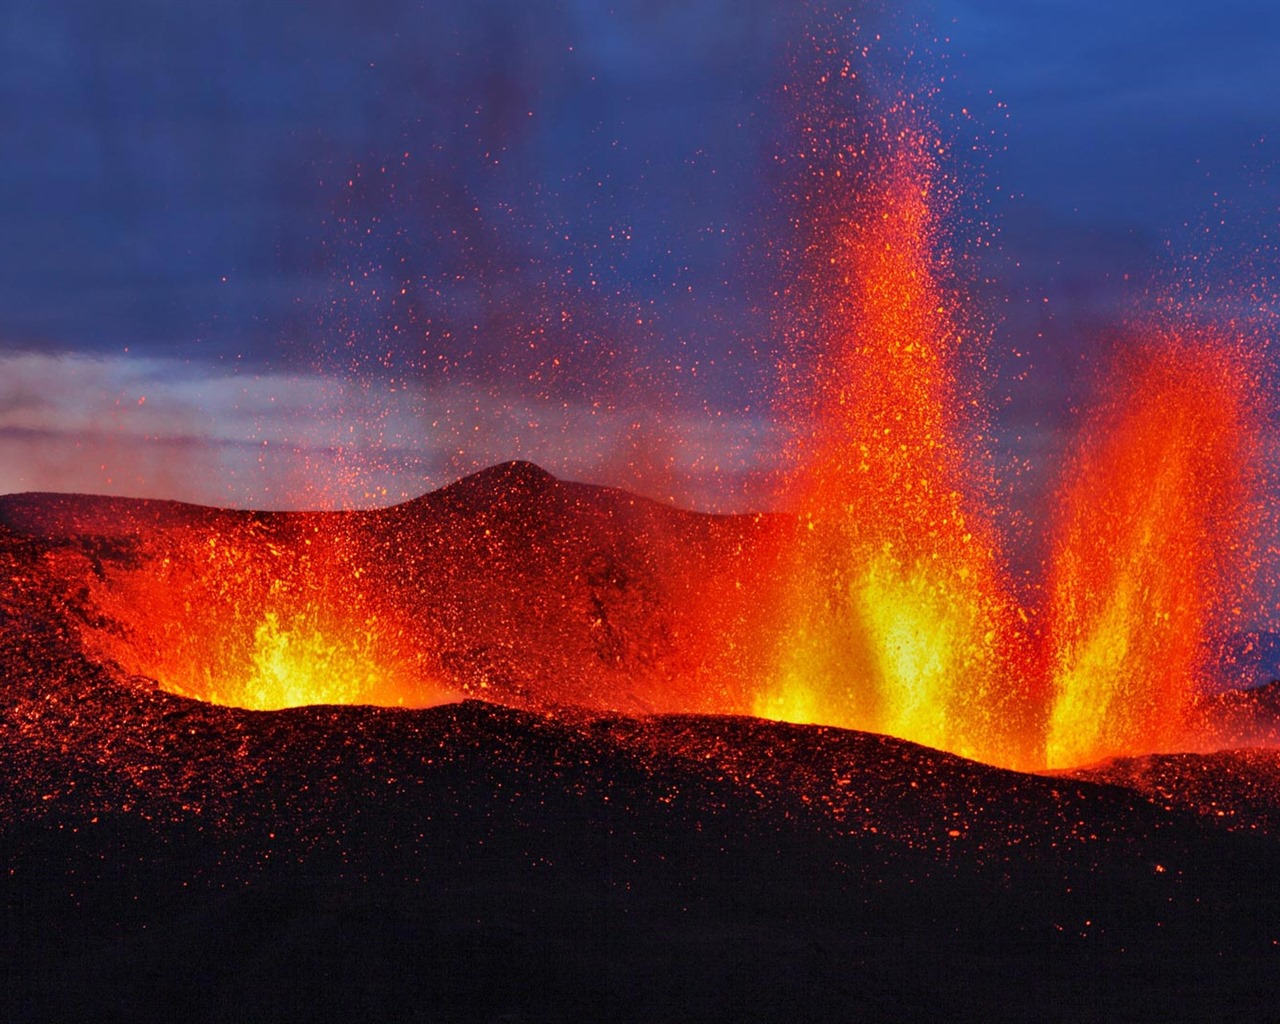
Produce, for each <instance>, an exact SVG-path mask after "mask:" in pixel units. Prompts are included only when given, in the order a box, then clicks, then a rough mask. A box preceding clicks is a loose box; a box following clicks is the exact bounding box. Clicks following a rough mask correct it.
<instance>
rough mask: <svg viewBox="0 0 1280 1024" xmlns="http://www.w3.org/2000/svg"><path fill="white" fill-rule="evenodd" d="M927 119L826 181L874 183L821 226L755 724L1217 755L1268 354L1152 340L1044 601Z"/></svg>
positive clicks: (1063, 539) (1041, 758)
mask: <svg viewBox="0 0 1280 1024" xmlns="http://www.w3.org/2000/svg"><path fill="white" fill-rule="evenodd" d="M895 120H896V122H897V123H900V124H905V125H906V127H903V128H899V129H897V130H896V131H895V130H891V129H890V127H889V125H890V124H891V123H893V122H894V121H895ZM918 123H919V120H918V118H916V117H915V116H914V115H912V114H911V112H910V111H908V110H906V109H905V108H904V107H903V105H901V104H897V105H894V106H893V107H892V108H891V109H890V116H889V117H886V118H885V119H884V120H883V122H882V123H881V126H880V131H881V134H882V136H883V140H885V141H887V143H888V145H887V146H886V147H885V152H886V153H887V155H886V156H883V157H880V158H879V159H868V157H867V148H866V147H865V146H863V147H861V148H859V147H849V148H848V149H845V150H841V149H840V148H839V147H838V146H837V147H835V151H834V155H835V157H836V159H835V160H834V161H830V162H831V163H834V164H835V165H836V167H837V170H836V171H835V172H834V175H832V172H831V169H830V168H829V167H824V168H821V169H820V170H819V173H820V174H821V175H822V176H824V177H826V176H829V175H831V176H834V177H835V178H840V177H841V176H842V172H841V170H840V169H839V168H840V167H841V165H843V166H844V167H846V168H847V167H849V166H857V167H859V172H858V174H857V176H856V180H857V181H858V182H859V185H857V186H855V185H853V184H850V185H848V186H847V187H848V188H849V189H850V190H853V189H855V188H860V189H861V190H862V191H861V194H860V195H859V196H857V197H855V198H854V199H849V198H848V197H843V196H838V197H837V198H836V199H835V200H834V201H831V202H829V204H828V205H829V206H830V207H831V209H830V210H822V211H819V213H820V214H821V215H823V216H825V217H826V219H825V220H824V221H821V223H822V224H823V225H824V226H823V228H822V229H821V233H824V234H825V238H824V240H823V243H822V244H821V245H820V246H817V247H813V248H814V249H815V251H817V252H820V253H821V256H820V257H818V258H817V259H816V260H815V261H814V262H816V266H815V267H812V268H811V272H812V274H813V277H814V280H815V287H814V291H815V292H816V293H817V294H818V296H819V298H818V300H817V302H816V306H817V320H818V321H819V326H818V327H817V328H816V329H814V334H816V336H817V339H818V349H819V351H818V353H817V359H816V366H815V370H814V373H813V381H812V383H811V384H810V385H809V389H808V393H807V398H808V402H809V409H808V410H807V417H806V419H807V424H808V426H807V428H806V429H803V430H802V431H801V434H802V436H803V437H804V438H805V440H804V441H803V442H802V443H801V444H799V445H798V446H797V448H796V452H795V458H794V465H795V469H794V471H793V474H792V478H791V484H790V486H791V496H792V498H793V501H794V505H793V511H794V512H795V513H796V517H797V519H798V522H799V528H798V529H797V530H795V531H794V532H787V531H785V530H783V531H779V537H778V540H777V547H776V549H775V550H774V551H772V552H771V553H769V554H768V555H767V556H765V561H767V562H768V564H769V565H770V567H771V569H770V571H768V572H766V573H764V574H763V575H762V582H761V584H760V590H761V593H762V595H763V596H762V597H761V599H760V602H759V603H760V604H761V606H762V607H765V608H768V609H769V612H768V616H769V619H770V621H769V622H767V623H765V624H763V625H760V624H758V623H757V629H758V630H759V632H760V633H761V635H762V636H764V637H765V640H764V641H763V642H764V645H765V646H766V647H767V648H768V653H767V655H766V656H765V657H764V658H763V659H762V663H763V665H764V672H763V674H764V677H765V682H764V683H763V684H762V685H760V686H759V687H758V689H757V690H756V692H755V694H754V696H753V699H752V701H751V705H750V708H751V711H752V712H753V713H755V714H757V715H760V716H763V717H770V718H781V719H785V720H790V721H797V722H813V723H824V724H834V725H841V726H847V727H853V728H859V729H867V730H872V731H876V732H883V733H889V734H892V735H895V736H899V737H903V738H906V739H911V740H915V741H917V742H920V743H924V744H927V745H929V746H933V747H938V748H941V749H945V750H950V751H953V752H955V753H959V754H963V755H966V756H970V757H973V758H976V759H979V760H983V761H987V762H990V763H994V764H1001V765H1006V766H1009V767H1018V768H1037V767H1042V766H1045V765H1046V764H1047V765H1049V766H1068V765H1075V764H1080V763H1084V762H1088V761H1091V760H1097V759H1100V758H1102V757H1106V756H1111V755H1116V754H1124V753H1144V752H1150V751H1154V750H1168V749H1171V748H1174V747H1178V746H1186V747H1202V746H1204V745H1205V743H1206V742H1212V741H1213V740H1212V738H1211V737H1209V736H1208V735H1206V734H1199V733H1197V723H1196V722H1195V721H1194V715H1193V709H1194V707H1195V705H1196V701H1197V698H1198V696H1199V695H1200V694H1202V693H1203V692H1204V691H1205V690H1206V689H1208V688H1210V687H1211V684H1212V679H1211V678H1210V676H1211V669H1212V666H1211V665H1210V663H1209V657H1210V648H1211V645H1212V644H1213V643H1214V641H1215V640H1216V639H1217V638H1219V637H1220V636H1221V635H1222V631H1223V630H1224V629H1225V628H1226V627H1228V626H1230V625H1231V623H1230V618H1231V616H1232V615H1235V616H1239V614H1240V610H1241V608H1240V606H1241V601H1242V599H1243V598H1244V596H1245V592H1246V590H1247V587H1246V585H1245V582H1244V581H1245V579H1246V578H1247V573H1245V572H1243V570H1244V569H1245V568H1246V567H1247V566H1248V565H1249V564H1250V562H1251V559H1250V558H1249V557H1248V556H1247V555H1246V549H1247V547H1248V543H1249V539H1250V536H1251V532H1250V527H1251V525H1252V517H1253V510H1255V509H1256V499H1255V497H1254V491H1255V490H1256V486H1257V453H1258V451H1259V447H1260V426H1259V424H1260V418H1259V414H1258V406H1259V403H1258V399H1257V396H1256V390H1257V374H1256V359H1254V358H1252V357H1250V356H1249V354H1248V346H1247V345H1246V344H1245V342H1244V341H1243V340H1242V339H1240V338H1238V337H1235V336H1233V335H1231V334H1230V333H1228V332H1224V331H1214V330H1207V329H1201V328H1186V329H1183V330H1181V331H1172V330H1169V329H1167V328H1160V327H1155V328H1149V329H1147V330H1145V331H1142V332H1137V333H1136V334H1135V336H1134V337H1133V338H1131V339H1130V342H1129V344H1128V345H1127V346H1126V348H1125V349H1124V350H1123V352H1122V354H1121V356H1120V358H1119V359H1118V360H1117V363H1116V365H1115V367H1114V368H1113V370H1112V373H1111V378H1110V380H1109V381H1108V383H1106V385H1105V386H1104V387H1103V388H1102V389H1101V395H1100V399H1099V403H1098V410H1097V412H1096V413H1095V414H1094V415H1092V416H1090V417H1086V426H1085V429H1084V431H1083V433H1082V434H1081V437H1080V441H1079V451H1078V453H1077V454H1076V456H1075V457H1074V459H1073V460H1071V461H1070V463H1069V469H1068V470H1067V472H1066V473H1065V475H1064V477H1063V481H1062V483H1061V486H1060V487H1059V490H1058V492H1057V495H1056V497H1055V508H1056V509H1057V510H1058V511H1057V516H1056V518H1057V526H1056V529H1055V530H1054V532H1053V535H1052V553H1051V555H1050V558H1049V561H1048V568H1047V570H1046V579H1045V580H1044V581H1043V586H1042V587H1041V589H1040V591H1039V593H1040V595H1041V596H1040V599H1039V601H1037V602H1033V603H1029V604H1027V605H1026V606H1023V605H1022V604H1021V603H1020V602H1019V601H1018V600H1017V599H1016V598H1015V596H1014V590H1013V588H1012V587H1011V585H1010V580H1009V576H1008V573H1007V570H1006V568H1005V566H1004V564H1003V562H1002V555H1001V551H1002V545H1001V543H1000V537H999V534H998V531H997V529H996V525H995V524H996V522H997V513H998V512H999V509H997V508H995V507H994V506H993V505H992V503H991V502H990V500H989V495H990V494H991V493H992V491H993V488H991V487H990V486H989V481H990V475H989V471H988V470H986V469H985V468H984V463H983V461H982V453H981V451H980V439H981V437H982V435H983V431H984V426H985V425H984V424H983V423H982V421H981V418H980V411H979V410H977V409H975V406H977V405H978V404H979V403H978V401H977V400H976V399H974V398H973V397H971V395H970V393H969V392H966V391H965V390H964V389H963V387H962V386H961V384H960V379H959V370H960V368H961V366H962V365H963V364H962V358H961V351H962V347H963V346H964V345H965V344H966V343H968V344H969V345H972V344H973V342H972V340H970V339H966V338H964V336H963V335H962V333H961V331H960V329H959V327H958V320H959V318H958V317H957V316H956V315H954V310H955V309H956V300H955V299H954V298H953V297H952V295H951V293H950V292H949V290H948V287H947V285H948V282H949V279H950V266H949V259H948V250H947V248H946V245H945V239H944V233H943V226H944V221H945V215H946V189H945V188H944V187H942V186H943V184H944V183H945V181H946V180H945V179H944V178H943V177H942V175H941V172H940V168H939V161H938V154H939V153H941V152H942V146H941V144H940V143H939V141H938V140H937V137H936V133H934V132H932V131H930V130H928V129H925V128H920V127H917V125H918ZM815 191H821V190H820V189H815ZM829 194H830V190H829V189H828V195H829ZM846 211H848V212H846ZM978 355H979V356H980V353H979V354H978ZM969 362H970V363H971V364H972V363H975V362H976V363H980V362H981V360H980V358H978V359H970V360H969Z"/></svg>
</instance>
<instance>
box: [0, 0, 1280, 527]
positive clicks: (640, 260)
mask: <svg viewBox="0 0 1280 1024" xmlns="http://www.w3.org/2000/svg"><path fill="white" fill-rule="evenodd" d="M850 10H853V11H855V13H856V15H857V16H858V17H860V18H861V20H862V21H863V22H864V25H865V31H867V32H871V31H873V30H874V31H881V32H883V33H884V34H885V35H886V37H888V38H893V39H896V40H900V41H903V42H900V49H899V51H898V52H900V51H901V49H905V48H907V47H908V46H910V45H911V44H910V40H916V41H918V46H917V49H919V50H920V51H921V52H922V53H924V56H923V57H921V58H919V69H918V73H919V74H920V75H921V76H922V77H923V78H924V79H925V80H927V81H929V82H930V83H931V84H934V85H935V86H936V91H937V95H936V101H935V102H936V108H937V109H936V113H935V116H936V117H937V118H938V120H939V123H940V124H941V125H942V126H943V129H944V131H951V132H954V133H955V138H954V139H953V142H955V143H957V144H958V145H957V148H958V149H963V148H964V146H966V145H967V144H968V143H969V142H970V141H971V140H972V138H977V139H979V140H980V141H981V143H982V145H981V150H980V152H979V153H978V154H977V155H976V156H975V157H973V158H972V159H971V160H967V161H966V163H965V166H964V168H963V169H962V171H961V174H962V182H963V184H964V185H965V187H966V190H967V194H968V195H969V196H970V197H971V201H972V202H973V203H974V204H975V206H976V208H977V209H978V210H980V211H981V214H982V216H985V217H987V218H989V219H991V220H993V221H994V222H995V224H996V225H997V226H998V227H999V229H1000V237H1001V239H1002V241H1001V245H1000V247H999V249H998V250H997V251H996V252H995V253H994V254H990V255H986V254H984V256H983V258H984V263H983V264H982V267H981V276H983V277H984V278H986V279H987V280H975V281H974V282H973V283H972V284H971V287H969V288H968V289H967V291H968V293H969V295H970V297H971V298H972V300H973V301H975V302H978V303H981V304H983V305H984V306H985V307H987V308H989V309H990V310H991V311H992V313H993V315H994V317H995V327H994V330H993V337H992V341H991V344H992V359H991V366H990V370H991V373H992V381H991V382H990V385H989V386H990V388H991V391H992V400H993V408H994V410H995V416H996V421H997V422H996V425H997V427H998V428H999V431H1000V433H999V436H1000V438H1001V439H1002V442H1001V444H1002V446H1001V448H1000V450H999V451H996V452H994V453H993V455H994V457H995V458H996V460H997V464H998V466H1001V467H1003V466H1005V465H1007V464H1008V463H1009V462H1010V460H1018V461H1025V460H1027V459H1029V460H1030V461H1031V468H1030V469H1029V470H1027V471H1026V472H1025V473H1024V474H1022V475H1021V476H1020V477H1019V480H1020V481H1021V482H1020V483H1017V484H1013V485H1011V486H1017V487H1022V488H1024V490H1025V491H1026V498H1025V500H1026V501H1027V502H1031V503H1033V502H1034V501H1035V500H1038V499H1037V498H1036V495H1038V494H1039V493H1040V492H1041V491H1042V490H1043V486H1044V482H1045V480H1046V479H1048V478H1049V476H1050V475H1051V473H1052V468H1053V466H1054V460H1055V457H1056V455H1057V453H1058V451H1059V449H1060V446H1061V439H1062V437H1063V436H1065V434H1066V433H1067V432H1068V431H1069V428H1070V418H1071V417H1070V409H1071V407H1072V405H1073V404H1074V403H1075V402H1076V401H1078V399H1079V396H1080V394H1081V393H1082V390H1083V388H1084V385H1085V383H1086V382H1087V379H1088V371H1087V368H1086V369H1082V366H1086V367H1087V364H1089V363H1090V362H1091V361H1092V360H1095V359H1096V357H1097V353H1098V352H1099V351H1100V350H1101V349H1100V339H1102V338H1103V337H1105V335H1106V334H1107V332H1108V330H1110V329H1111V327H1112V326H1114V324H1115V323H1117V322H1119V321H1120V320H1122V319H1123V318H1125V317H1127V316H1128V315H1130V313H1131V312H1132V310H1133V309H1134V308H1141V307H1142V306H1143V305H1144V303H1147V302H1149V301H1150V298H1149V296H1148V295H1145V294H1144V293H1146V292H1148V290H1149V289H1151V288H1152V287H1154V288H1155V289H1156V290H1157V291H1160V290H1164V291H1168V290H1169V289H1171V288H1187V289H1190V291H1192V292H1198V293H1199V294H1200V296H1201V298H1202V300H1203V301H1205V302H1210V301H1215V302H1216V301H1219V300H1218V298H1217V295H1218V294H1219V293H1221V294H1222V295H1223V296H1224V299H1223V300H1222V301H1226V302H1232V301H1236V299H1237V298H1238V296H1239V294H1240V291H1241V288H1240V287H1237V286H1238V285H1240V284H1241V282H1243V283H1244V285H1246V286H1247V288H1246V290H1249V291H1252V292H1253V293H1254V295H1255V296H1256V295H1258V294H1264V295H1267V296H1269V295H1271V294H1273V293H1274V287H1273V285H1274V282H1273V276H1274V273H1275V270H1276V267H1277V260H1276V258H1275V253H1274V251H1273V249H1272V245H1273V240H1274V231H1275V228H1276V222H1277V207H1278V205H1280V204H1278V201H1277V190H1276V188H1275V186H1274V184H1273V181H1274V174H1273V171H1274V156H1273V151H1274V146H1275V141H1276V139H1277V137H1280V132H1277V128H1280V124H1278V122H1280V103H1277V102H1276V101H1275V97H1276V96H1280V80H1278V79H1280V65H1278V64H1277V62H1276V61H1275V60H1274V56H1273V55H1274V50H1275V45H1276V43H1277V42H1280V7H1276V6H1274V5H1272V4H1268V3H1166V4H1154V3H1131V4H1123V3H1083V2H1071V3H1068V2H1045V3H1027V2H1021V3H997V2H976V0H975V2H960V0H950V2H943V3H933V4H925V3H921V4H915V5H907V6H900V7H898V8H896V9H895V13H894V14H893V15H892V16H891V17H886V16H885V15H884V14H875V13H874V12H869V11H867V10H866V9H864V8H861V7H858V8H850ZM811 17H813V13H812V11H810V10H808V9H806V8H805V7H803V6H802V5H799V4H792V3H750V2H729V0H689V2H674V0H673V2H661V3H660V2H652V3H619V4H603V3H597V2H588V0H577V2H564V3H545V4H544V3H531V2H530V3H456V4H455V3H444V2H441V3H431V4H412V3H380V4H379V3H361V4H354V3H329V4H325V3H318V4H317V3H308V4H290V3H271V4H236V3H184V4H137V3H89V2H85V3H21V2H11V3H8V4H5V5H3V6H0V151H2V152H3V154H4V156H3V157H2V158H0V224H3V225H4V239H3V242H2V243H0V361H3V362H4V364H5V365H4V367H3V368H0V369H3V372H2V373H0V490H18V489H31V488H58V489H77V490H97V491H109V492H116V493H133V494H156V495H161V496H174V497H182V498H188V499H192V500H200V501H206V502H216V503H227V504H237V505H295V504H305V503H314V502H329V503H339V504H344V503H352V502H354V503H368V502H377V501H383V500H394V499H396V498H400V497H407V496H411V495H412V494H416V493H419V492H421V491H423V490H426V489H429V488H430V487H434V486H439V485H440V484H442V483H445V482H447V481H448V480H449V479H451V478H452V477H454V476H456V475H458V474H460V473H462V472H466V471H468V470H470V469H474V468H479V467H480V466H482V465H484V464H486V463H487V462H490V461H495V460H498V459H502V458H510V457H516V456H521V457H529V458H534V459H535V460H537V461H540V462H542V463H543V464H545V465H547V466H548V468H551V469H552V470H553V471H556V472H560V473H563V474H566V475H570V476H575V477H578V478H583V479H593V480H599V481H601V482H608V483H619V484H623V485H627V486H633V487H637V488H639V489H641V490H645V491H647V492H648V493H653V494H655V495H657V496H661V497H667V498H671V499H674V500H677V501H681V502H685V503H692V504H696V505H699V506H701V507H709V508H740V507H746V506H750V505H751V504H753V503H754V502H757V501H760V500H763V494H764V486H765V484H764V483H763V481H765V480H767V478H768V471H769V469H770V467H771V466H772V465H773V459H774V458H775V456H776V451H777V447H778V445H779V443H780V441H779V438H778V437H777V435H776V432H775V430H774V427H773V424H772V420H771V417H770V415H769V412H770V404H771V402H772V401H773V399H774V397H775V396H774V393H773V386H774V380H775V371H774V361H775V359H776V356H777V354H778V353H779V351H780V347H781V345H782V344H783V341H782V339H781V338H780V337H778V331H777V327H776V318H775V317H774V316H773V315H772V314H773V312H776V311H771V310H770V308H769V296H770V294H771V290H772V285H773V284H774V283H775V282H776V275H777V273H778V270H777V266H776V261H775V259H774V246H775V245H776V244H777V239H778V235H779V232H780V231H782V230H783V225H782V221H783V217H782V215H781V204H780V202H779V196H778V189H779V182H778V180H777V178H776V175H775V174H774V172H773V170H772V164H773V161H772V157H773V155H774V154H775V153H776V151H777V149H778V147H779V145H781V144H782V142H781V140H782V139H783V138H784V136H785V131H786V123H785V114H784V109H783V107H782V104H780V102H779V95H780V88H781V86H782V84H784V83H785V82H786V81H787V79H788V76H789V75H790V74H792V73H793V70H792V65H791V63H790V62H789V54H790V53H791V52H792V49H793V47H794V45H795V44H796V42H797V40H799V39H801V38H802V37H803V35H804V33H805V31H806V24H807V19H809V18H811ZM962 108H963V109H966V110H968V111H969V112H970V114H969V116H968V117H966V118H964V119H961V120H953V115H955V114H956V112H958V111H959V110H961V109H962ZM957 125H959V127H957ZM966 230H967V229H966V228H964V226H963V225H961V226H960V230H959V238H958V241H959V242H960V244H961V246H963V242H964V237H965V231H966ZM1206 263H1207V264H1208V266H1207V268H1206V266H1205V264H1206ZM1259 282H1260V285H1259V286H1255V285H1258V283H1259ZM1210 285H1213V286H1214V287H1210ZM1227 285H1230V286H1227ZM402 289H403V292H402ZM1206 289H1207V290H1208V292H1209V294H1210V298H1204V294H1205V291H1206ZM1014 352H1017V353H1020V355H1017V356H1015V355H1013V353H1014Z"/></svg>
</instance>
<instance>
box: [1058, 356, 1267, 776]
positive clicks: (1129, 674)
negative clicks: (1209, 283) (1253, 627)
mask: <svg viewBox="0 0 1280 1024" xmlns="http://www.w3.org/2000/svg"><path fill="white" fill-rule="evenodd" d="M1252 363H1253V360H1252V359H1251V358H1249V356H1248V353H1247V352H1245V351H1241V350H1240V348H1239V345H1238V344H1237V343H1235V342H1234V341H1233V339H1230V338H1228V337H1223V336H1221V335H1220V334H1218V333H1216V332H1213V331H1187V332H1182V333H1173V332H1169V331H1162V330H1150V331H1148V332H1146V334H1145V335H1144V336H1143V337H1141V338H1140V339H1139V340H1138V341H1137V342H1136V343H1134V344H1133V345H1132V346H1131V347H1130V350H1129V351H1128V352H1126V354H1125V355H1124V357H1123V358H1122V359H1121V360H1120V361H1119V363H1118V365H1117V366H1116V367H1115V369H1114V371H1113V373H1112V376H1111V379H1110V380H1109V381H1108V383H1107V385H1106V388H1105V390H1104V392H1103V394H1102V397H1101V400H1100V403H1099V406H1098V408H1097V409H1096V411H1095V412H1094V414H1093V416H1092V418H1091V419H1090V420H1089V422H1088V423H1087V424H1086V426H1085V429H1084V432H1083V433H1082V435H1081V438H1080V442H1079V450H1078V452H1077V453H1076V455H1075V457H1074V459H1073V461H1072V463H1071V465H1070V468H1069V470H1068V472H1067V474H1066V477H1065V480H1064V483H1063V486H1062V489H1061V493H1060V496H1059V501H1058V523H1057V526H1056V528H1055V530H1054V534H1053V554H1052V561H1051V564H1050V567H1049V578H1048V586H1047V595H1048V598H1047V608H1046V615H1045V642H1046V646H1047V658H1046V661H1047V665H1048V670H1049V672H1050V676H1051V692H1052V698H1053V700H1052V710H1051V713H1050V716H1049V721H1048V731H1047V736H1046V759H1047V762H1048V764H1049V765H1050V766H1063V767H1065V766H1069V765H1075V764H1081V763H1084V762H1087V761H1091V760H1097V759H1099V758H1101V757H1105V756H1110V755H1115V754H1125V753H1135V752H1145V751H1150V750H1163V749H1169V748H1170V747H1173V746H1176V745H1180V744H1182V745H1186V744H1190V745H1192V746H1195V745H1197V743H1196V738H1195V735H1194V730H1195V728H1196V724H1197V723H1195V721H1194V720H1193V715H1192V711H1193V704H1192V702H1193V699H1194V698H1195V696H1196V694H1197V693H1198V692H1199V691H1201V690H1203V689H1205V688H1206V687H1207V686H1208V685H1210V684H1211V679H1210V678H1209V676H1210V674H1211V668H1212V666H1211V665H1210V664H1208V662H1207V660H1206V659H1207V657H1208V656H1209V654H1210V641H1211V639H1212V638H1213V637H1215V636H1218V635H1221V634H1222V633H1223V632H1224V631H1225V630H1226V629H1227V628H1228V627H1230V626H1232V625H1233V623H1232V622H1231V618H1232V617H1233V616H1239V614H1240V610H1241V609H1240V603H1241V599H1242V598H1243V597H1244V596H1245V593H1246V590H1247V580H1248V577H1249V571H1248V570H1249V566H1250V562H1251V556H1250V555H1249V553H1248V544H1249V540H1250V537H1251V532H1252V531H1251V530H1250V529H1249V527H1250V525H1251V524H1250V518H1251V515H1250V510H1251V508H1252V507H1253V506H1254V501H1253V499H1252V496H1251V495H1252V491H1253V489H1254V475H1255V473H1256V468H1255V467H1256V453H1257V451H1258V449H1259V447H1260V431H1261V423H1262V420H1261V415H1260V411H1259V407H1258V399H1257V396H1256V375H1255V373H1254V371H1253V369H1252Z"/></svg>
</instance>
